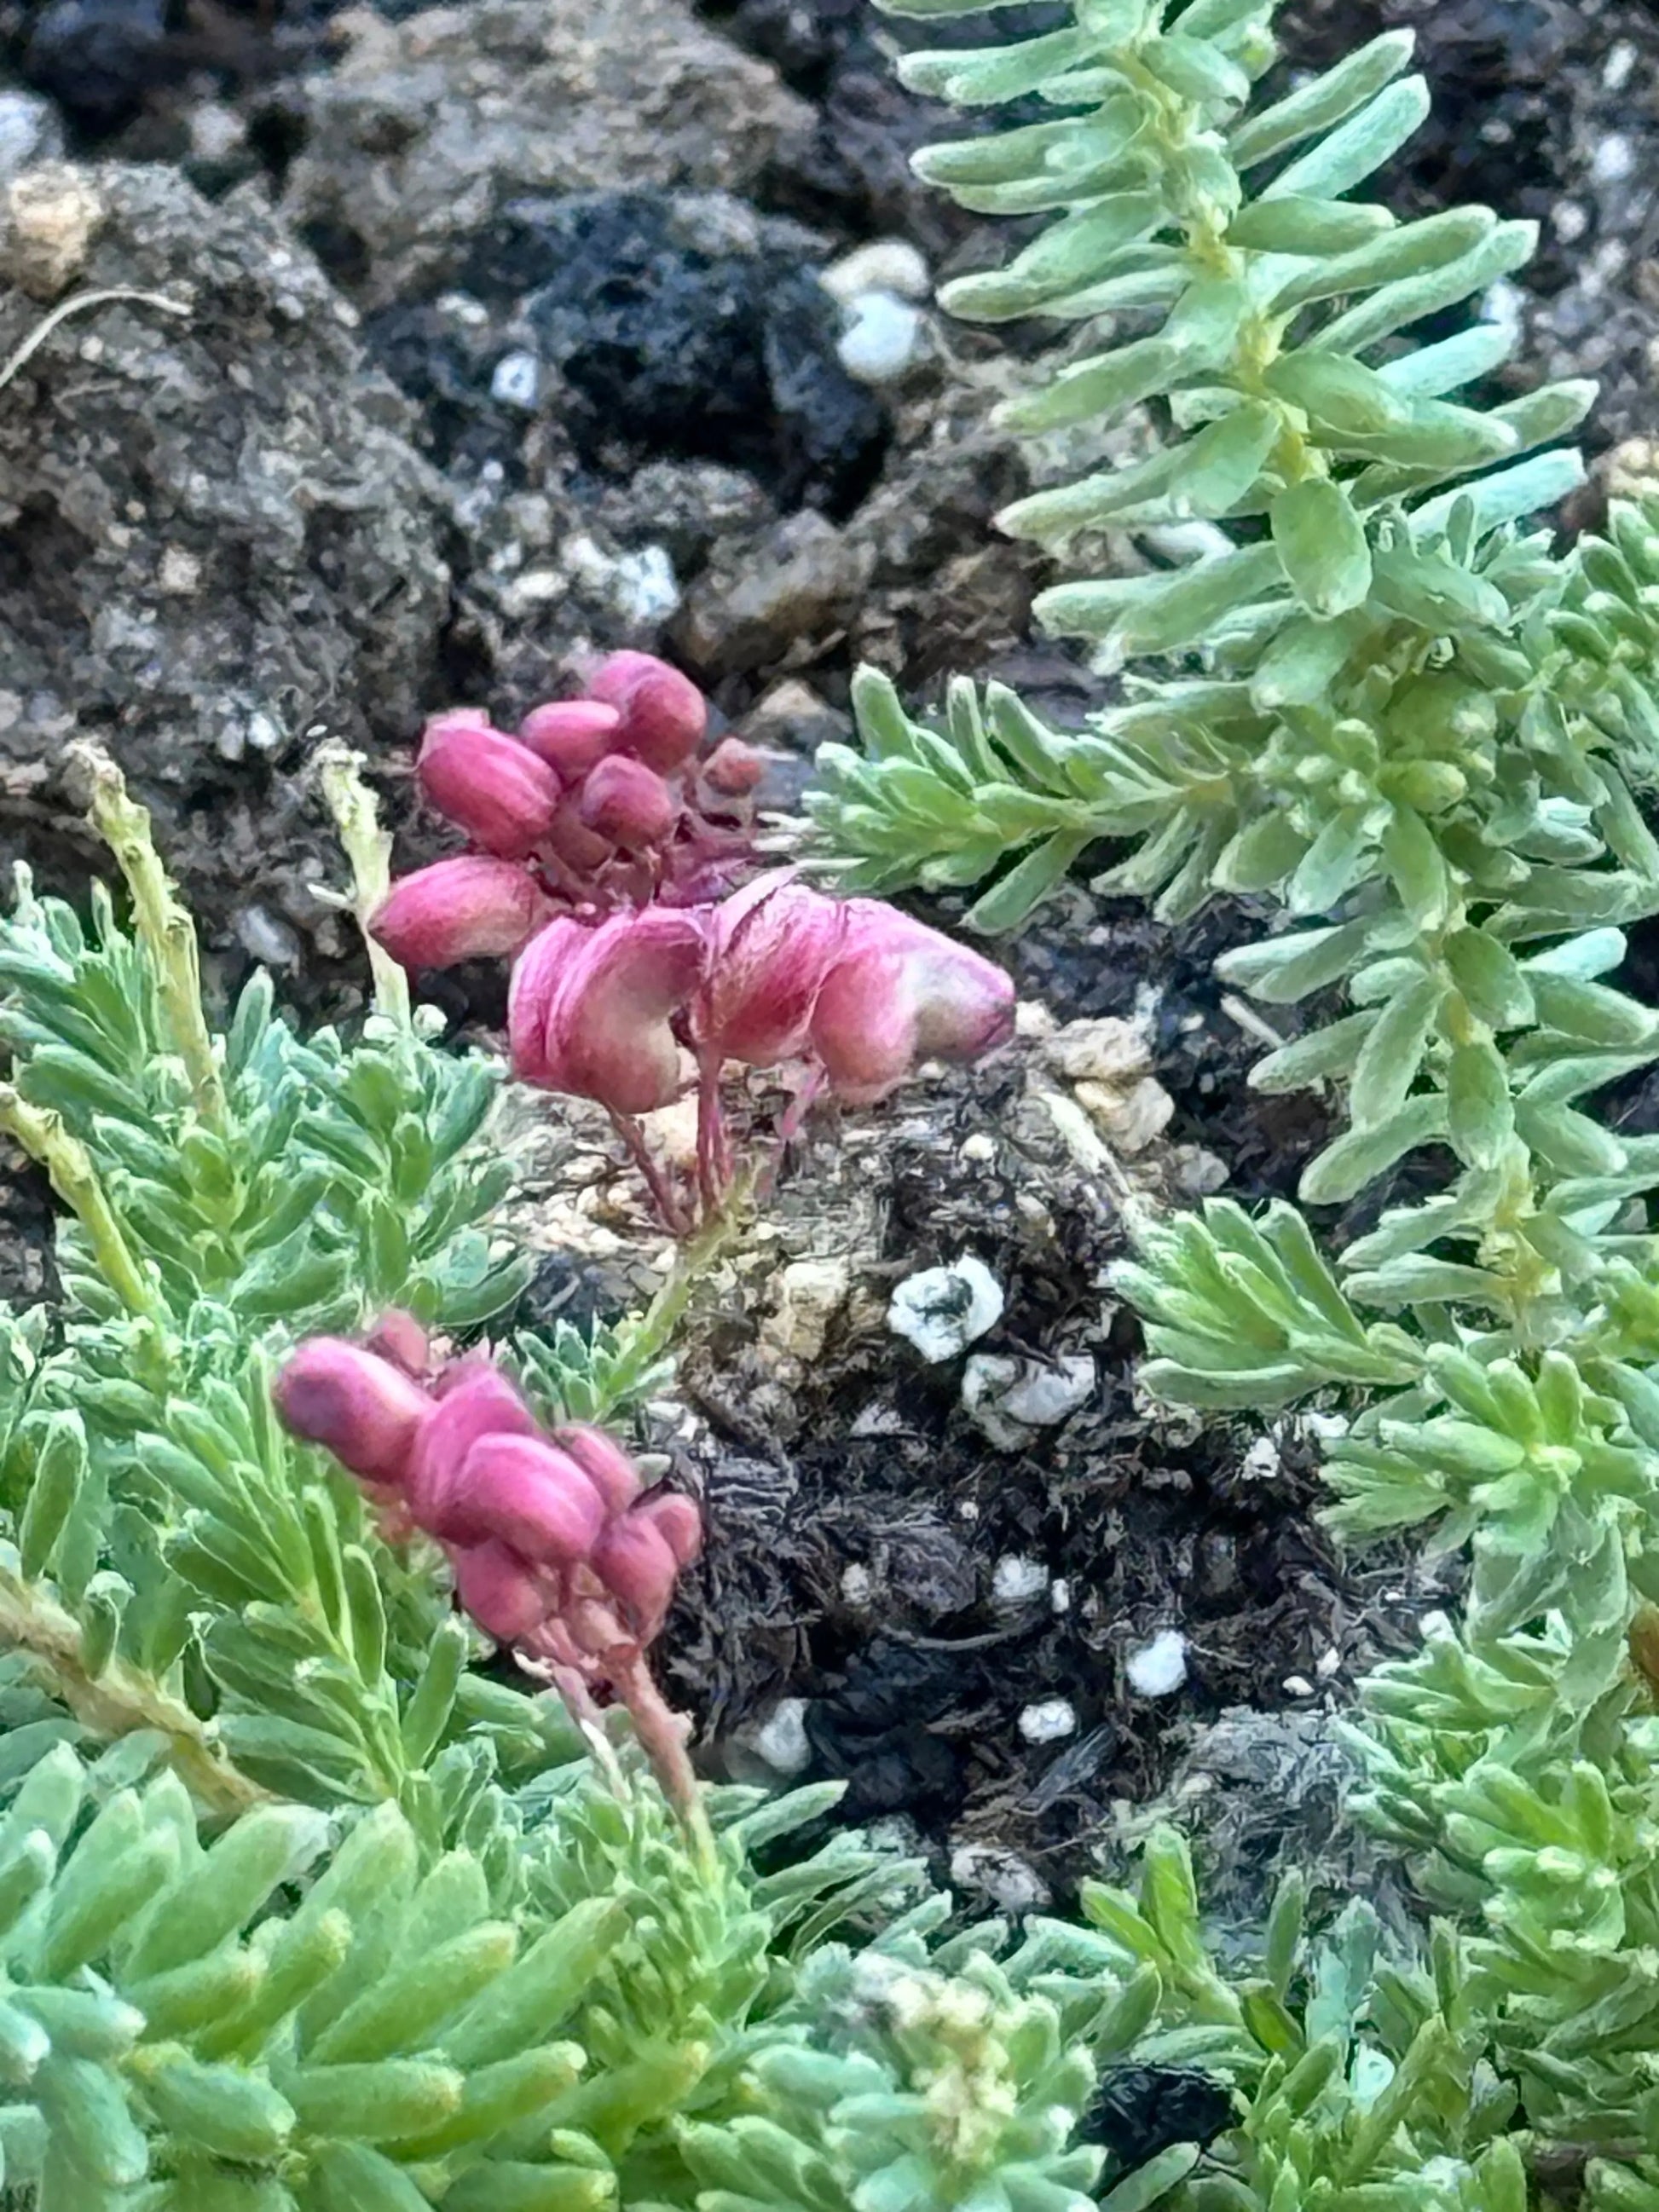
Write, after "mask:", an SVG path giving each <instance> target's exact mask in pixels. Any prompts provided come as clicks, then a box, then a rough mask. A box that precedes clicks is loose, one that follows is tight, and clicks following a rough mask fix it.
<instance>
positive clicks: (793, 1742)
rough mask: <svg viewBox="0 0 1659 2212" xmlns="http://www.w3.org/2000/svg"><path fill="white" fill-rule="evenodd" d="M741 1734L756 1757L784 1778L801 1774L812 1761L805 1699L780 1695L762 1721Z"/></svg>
mask: <svg viewBox="0 0 1659 2212" xmlns="http://www.w3.org/2000/svg"><path fill="white" fill-rule="evenodd" d="M742 1734H743V1739H744V1741H745V1742H746V1744H747V1745H748V1747H749V1748H750V1751H752V1752H753V1753H754V1754H755V1756H756V1758H757V1759H759V1760H760V1761H761V1762H762V1764H763V1765H766V1766H769V1767H770V1768H771V1770H772V1771H773V1773H774V1774H777V1775H781V1776H782V1777H783V1778H785V1780H788V1779H790V1778H793V1776H795V1775H797V1774H799V1773H802V1772H803V1771H805V1768H806V1767H807V1766H809V1765H811V1759H812V1747H811V1744H810V1743H809V1742H808V1741H807V1736H806V1700H805V1698H780V1699H779V1700H778V1702H777V1704H776V1705H774V1706H773V1708H772V1710H771V1711H770V1712H769V1714H768V1715H767V1716H766V1718H765V1719H764V1720H763V1721H760V1722H757V1723H756V1724H755V1726H754V1727H752V1728H748V1729H744V1730H743V1731H742Z"/></svg>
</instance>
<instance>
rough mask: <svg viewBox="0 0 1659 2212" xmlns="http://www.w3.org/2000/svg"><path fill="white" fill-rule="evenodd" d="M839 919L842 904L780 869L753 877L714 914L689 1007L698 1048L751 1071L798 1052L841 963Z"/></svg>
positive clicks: (842, 924) (842, 934) (842, 930)
mask: <svg viewBox="0 0 1659 2212" xmlns="http://www.w3.org/2000/svg"><path fill="white" fill-rule="evenodd" d="M846 916H847V908H846V907H845V906H844V905H842V904H841V903H840V902H837V901H836V900H835V899H828V898H824V897H823V896H822V895H821V894H820V893H819V892H817V891H814V890H808V889H807V887H806V885H805V884H802V883H799V882H797V881H796V879H795V878H794V875H793V871H791V870H789V869H787V868H781V869H775V870H774V871H773V872H771V873H770V874H769V875H764V876H757V878H756V879H755V881H754V882H753V883H751V884H744V888H743V889H742V890H740V891H736V892H734V893H733V894H732V896H731V897H730V898H728V899H727V900H726V901H725V902H724V903H723V904H722V905H720V906H718V907H716V908H715V909H714V914H713V915H711V916H710V925H711V931H712V939H711V943H710V945H709V953H708V964H707V969H706V972H705V976H704V981H703V987H702V990H701V991H700V992H699V993H698V994H697V998H696V1002H695V1004H694V1006H693V1008H692V1029H693V1032H694V1034H695V1036H696V1038H697V1041H698V1042H699V1043H701V1044H704V1045H707V1046H709V1047H710V1048H713V1049H714V1051H716V1052H718V1053H719V1054H720V1056H721V1058H722V1059H726V1060H746V1061H747V1062H748V1063H749V1065H750V1066H751V1067H771V1066H775V1065H776V1063H777V1062H778V1061H779V1060H789V1059H793V1057H794V1056H795V1055H796V1054H799V1053H800V1052H802V1051H803V1050H805V1045H806V1039H807V1028H808V1024H809V1023H810V1022H811V1018H812V1009H813V1007H814V1006H815V1005H816V1004H817V998H818V994H819V992H820V990H821V989H822V988H823V981H824V978H825V976H826V975H828V974H829V971H830V969H831V968H832V967H833V966H834V965H835V963H836V961H837V960H838V959H839V958H840V957H842V949H843V945H844V940H845V933H846Z"/></svg>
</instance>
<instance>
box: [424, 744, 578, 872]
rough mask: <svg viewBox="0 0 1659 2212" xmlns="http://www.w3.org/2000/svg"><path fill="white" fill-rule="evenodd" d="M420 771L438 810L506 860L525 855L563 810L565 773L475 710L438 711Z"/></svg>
mask: <svg viewBox="0 0 1659 2212" xmlns="http://www.w3.org/2000/svg"><path fill="white" fill-rule="evenodd" d="M416 774H417V775H418V776H419V778H420V782H421V788H422V791H423V792H424V793H426V795H427V797H428V799H430V801H431V802H432V804H433V805H434V806H435V807H436V808H437V810H438V811H439V812H440V813H441V814H447V816H448V817H449V818H450V820H451V821H452V822H454V823H459V826H460V827H461V828H462V829H465V831H466V833H467V835H468V836H471V837H473V838H476V839H477V842H478V843H479V844H480V845H482V846H483V848H484V850H485V851H486V852H487V853H494V854H496V855H497V857H498V858H499V859H501V860H523V859H524V858H525V856H526V854H528V853H529V852H531V851H532V848H534V847H535V845H536V844H537V843H538V841H539V840H540V839H541V838H543V837H544V836H546V835H547V832H548V830H549V829H550V828H551V826H552V823H553V817H554V815H555V814H556V812H557V811H558V805H559V780H558V778H557V776H556V775H554V773H553V771H552V769H550V768H549V766H548V765H547V763H546V762H545V761H540V760H538V759H537V757H536V756H535V754H534V753H532V751H531V750H530V749H529V747H528V746H526V745H521V744H520V743H519V741H518V739H517V738H509V737H508V736H507V734H506V733H505V732H503V731H501V730H493V729H490V728H489V726H487V725H485V726H480V724H479V723H478V722H477V720H476V719H475V717H474V715H473V714H472V713H471V711H470V710H464V711H463V712H462V713H460V714H437V715H435V716H434V717H433V719H432V720H431V721H429V722H428V724H427V726H426V735H425V737H424V738H422V742H421V751H420V757H419V759H418V760H417V761H416Z"/></svg>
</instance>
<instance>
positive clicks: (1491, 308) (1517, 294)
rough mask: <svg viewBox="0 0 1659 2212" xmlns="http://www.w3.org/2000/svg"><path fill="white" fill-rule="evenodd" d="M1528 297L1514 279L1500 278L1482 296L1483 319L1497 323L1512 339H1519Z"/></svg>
mask: <svg viewBox="0 0 1659 2212" xmlns="http://www.w3.org/2000/svg"><path fill="white" fill-rule="evenodd" d="M1526 306H1527V302H1526V295H1525V294H1524V293H1523V292H1522V289H1521V287H1520V286H1519V285H1518V284H1517V283H1516V282H1515V280H1514V279H1513V277H1510V276H1500V277H1499V278H1498V281H1497V283H1495V284H1489V285H1487V287H1486V291H1485V293H1484V294H1483V295H1482V296H1481V301H1480V314H1481V319H1482V320H1483V321H1486V322H1488V323H1496V324H1497V325H1498V328H1499V329H1500V330H1503V331H1508V332H1509V334H1510V337H1512V338H1518V337H1520V336H1521V332H1522V327H1523V325H1524V322H1525V319H1526Z"/></svg>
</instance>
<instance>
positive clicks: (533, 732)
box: [519, 699, 622, 786]
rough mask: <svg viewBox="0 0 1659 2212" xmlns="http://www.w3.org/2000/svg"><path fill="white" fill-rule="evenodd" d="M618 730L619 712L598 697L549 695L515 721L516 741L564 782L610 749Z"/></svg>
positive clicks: (583, 772)
mask: <svg viewBox="0 0 1659 2212" xmlns="http://www.w3.org/2000/svg"><path fill="white" fill-rule="evenodd" d="M621 734H622V716H621V715H620V714H618V713H617V709H616V708H614V707H611V706H607V705H606V704H605V701H604V700H602V699H550V700H549V701H548V702H547V704H546V705H545V706H542V707H532V708H531V710H530V712H529V713H528V714H526V716H525V718H524V720H523V721H522V722H521V723H520V725H519V738H520V743H521V744H526V745H528V746H529V748H530V750H531V751H532V753H534V754H535V755H536V757H538V759H539V760H544V761H545V762H546V763H547V764H548V766H549V767H550V769H552V770H553V772H554V774H555V775H556V776H557V777H558V779H559V781H560V782H561V783H562V784H565V785H567V786H568V785H570V784H573V783H580V781H581V780H582V778H583V777H584V776H585V775H586V774H587V771H588V770H589V769H591V768H592V767H594V766H595V765H596V764H597V763H599V761H602V760H603V759H604V758H605V755H606V754H607V753H608V752H611V751H613V750H615V748H616V745H617V742H618V739H619V738H620V737H621Z"/></svg>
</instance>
